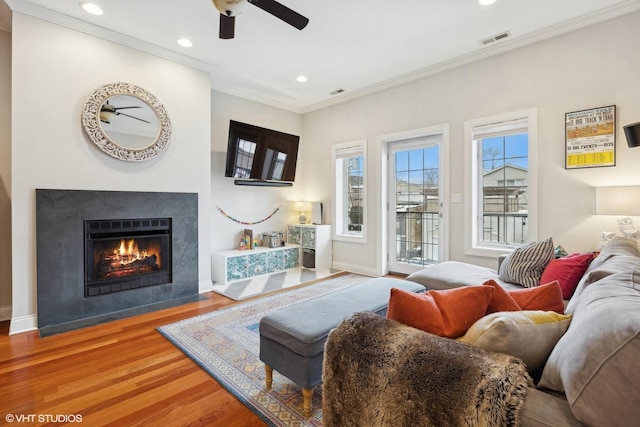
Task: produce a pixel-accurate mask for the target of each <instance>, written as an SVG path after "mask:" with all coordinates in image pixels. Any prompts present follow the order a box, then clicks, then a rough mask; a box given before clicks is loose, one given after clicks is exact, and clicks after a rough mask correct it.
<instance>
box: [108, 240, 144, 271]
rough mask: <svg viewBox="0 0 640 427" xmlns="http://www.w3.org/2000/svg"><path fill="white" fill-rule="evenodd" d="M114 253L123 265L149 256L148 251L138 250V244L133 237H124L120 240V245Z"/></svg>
mask: <svg viewBox="0 0 640 427" xmlns="http://www.w3.org/2000/svg"><path fill="white" fill-rule="evenodd" d="M113 254H114V255H115V256H116V259H117V260H118V261H120V264H123V265H124V264H130V263H132V262H134V261H137V260H140V259H143V258H145V257H146V256H147V253H146V251H142V252H140V250H138V245H137V244H136V241H135V240H133V239H131V240H129V241H125V240H124V239H122V240H120V247H119V248H118V249H116V250H114V251H113Z"/></svg>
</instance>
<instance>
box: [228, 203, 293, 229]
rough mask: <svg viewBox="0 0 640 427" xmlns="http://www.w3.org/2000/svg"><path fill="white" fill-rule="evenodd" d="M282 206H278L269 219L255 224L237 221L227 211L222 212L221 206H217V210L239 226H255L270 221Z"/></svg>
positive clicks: (254, 222)
mask: <svg viewBox="0 0 640 427" xmlns="http://www.w3.org/2000/svg"><path fill="white" fill-rule="evenodd" d="M281 207H282V206H278V207H277V208H276V210H275V211H273V213H272V214H271V215H269V216H268V217H266V218H265V219H261V220H260V221H253V222H246V221H240V220H239V219H235V218H234V217H232V216H231V215H229V214H228V213H226V212H225V211H223V210H222V208H220V207H219V206H216V209H218V211H219V212H220V213H221V214H222V215H224V216H225V217H227V218H229V219H230V220H231V221H234V222H237V223H238V224H242V225H254V224H260V223H261V222H265V221H266V220H268V219H269V218H271V217H272V216H274V215H275V214H276V213H277V212H278V211H279V210H280V208H281Z"/></svg>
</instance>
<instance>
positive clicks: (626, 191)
mask: <svg viewBox="0 0 640 427" xmlns="http://www.w3.org/2000/svg"><path fill="white" fill-rule="evenodd" d="M595 213H596V215H629V216H640V187H596V200H595Z"/></svg>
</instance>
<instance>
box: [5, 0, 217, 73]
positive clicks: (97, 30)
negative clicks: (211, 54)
mask: <svg viewBox="0 0 640 427" xmlns="http://www.w3.org/2000/svg"><path fill="white" fill-rule="evenodd" d="M6 3H7V4H8V5H9V7H10V8H11V10H12V11H13V12H20V13H23V14H25V15H29V16H33V17H34V18H39V19H43V20H45V21H48V22H52V23H54V24H58V25H61V26H63V27H67V28H71V29H72V30H76V31H80V32H83V33H86V34H90V35H92V36H96V37H99V38H101V39H104V40H108V41H112V42H114V43H118V44H121V45H123V46H127V47H131V48H133V49H137V50H139V51H142V52H146V53H150V54H152V55H155V56H159V57H160V58H164V59H168V60H170V61H174V62H177V63H179V64H182V65H187V66H189V67H192V68H195V69H197V70H201V71H206V72H208V73H211V72H212V71H213V70H214V69H215V66H213V65H211V64H209V63H206V62H203V61H200V60H198V59H194V58H191V57H189V56H186V55H181V54H179V53H177V52H174V51H172V50H169V49H165V48H163V47H160V46H157V45H154V44H151V43H148V42H145V41H142V40H140V39H136V38H134V37H130V36H126V35H124V34H122V33H119V32H116V31H112V30H109V29H107V28H104V27H100V26H98V25H94V24H91V23H89V22H85V21H82V20H80V19H77V18H73V17H71V16H68V15H64V14H62V13H59V12H56V11H54V10H51V9H47V8H44V7H42V6H38V5H36V4H33V3H28V2H26V1H24V0H6Z"/></svg>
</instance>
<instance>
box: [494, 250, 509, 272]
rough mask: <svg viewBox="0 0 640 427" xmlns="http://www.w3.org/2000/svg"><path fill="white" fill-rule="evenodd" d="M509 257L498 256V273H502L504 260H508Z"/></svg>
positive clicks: (506, 255) (504, 255)
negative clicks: (501, 267) (501, 268)
mask: <svg viewBox="0 0 640 427" xmlns="http://www.w3.org/2000/svg"><path fill="white" fill-rule="evenodd" d="M508 256H509V254H502V255H499V256H498V266H497V267H496V270H498V272H499V271H500V266H501V265H502V263H503V262H504V260H505V259H507V257H508Z"/></svg>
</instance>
